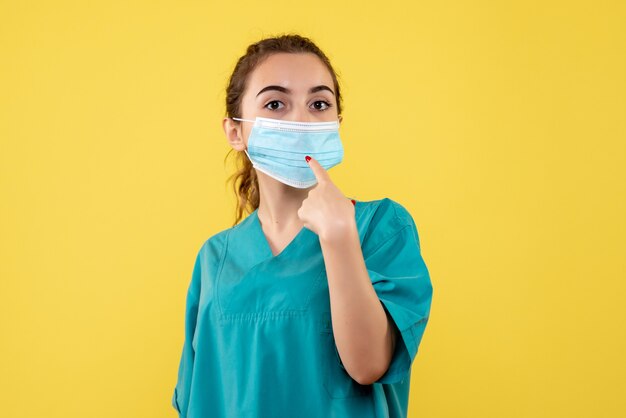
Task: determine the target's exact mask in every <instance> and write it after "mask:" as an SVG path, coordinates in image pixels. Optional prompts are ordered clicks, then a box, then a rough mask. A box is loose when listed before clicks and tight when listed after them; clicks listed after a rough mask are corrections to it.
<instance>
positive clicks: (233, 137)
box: [222, 117, 246, 151]
mask: <svg viewBox="0 0 626 418" xmlns="http://www.w3.org/2000/svg"><path fill="white" fill-rule="evenodd" d="M222 127H223V128H224V133H225V134H226V140H227V141H228V143H229V144H230V146H231V147H233V149H234V150H236V151H243V150H244V149H245V148H246V144H245V142H244V140H243V134H242V132H241V123H237V121H235V120H233V119H231V118H229V117H225V118H224V119H223V120H222Z"/></svg>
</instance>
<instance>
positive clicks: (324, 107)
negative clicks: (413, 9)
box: [312, 100, 332, 111]
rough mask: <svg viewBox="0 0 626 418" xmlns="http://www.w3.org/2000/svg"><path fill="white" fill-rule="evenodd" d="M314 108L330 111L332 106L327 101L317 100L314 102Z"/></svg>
mask: <svg viewBox="0 0 626 418" xmlns="http://www.w3.org/2000/svg"><path fill="white" fill-rule="evenodd" d="M312 106H313V108H315V110H319V111H324V110H328V108H330V107H331V106H332V105H331V104H330V103H328V102H327V101H326V100H316V101H314V102H313V104H312Z"/></svg>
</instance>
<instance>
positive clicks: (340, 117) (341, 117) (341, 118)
mask: <svg viewBox="0 0 626 418" xmlns="http://www.w3.org/2000/svg"><path fill="white" fill-rule="evenodd" d="M338 118H339V124H341V121H342V120H343V116H341V115H339V116H338Z"/></svg>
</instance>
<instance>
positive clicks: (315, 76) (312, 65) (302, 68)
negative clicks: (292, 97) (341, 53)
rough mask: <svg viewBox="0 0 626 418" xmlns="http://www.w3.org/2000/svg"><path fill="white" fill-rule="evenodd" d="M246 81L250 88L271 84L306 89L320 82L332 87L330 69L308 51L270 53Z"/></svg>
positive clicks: (256, 88)
mask: <svg viewBox="0 0 626 418" xmlns="http://www.w3.org/2000/svg"><path fill="white" fill-rule="evenodd" d="M248 82H249V86H250V89H251V90H258V89H261V88H263V87H265V86H267V85H271V84H274V85H280V86H283V87H287V88H291V89H293V90H299V89H301V90H307V89H308V88H309V87H311V86H317V85H320V84H325V85H327V86H329V87H331V88H333V79H332V76H331V74H330V71H329V70H328V68H326V65H324V63H323V62H322V60H321V59H320V58H319V57H318V56H317V55H315V54H313V53H309V52H307V53H283V52H280V53H275V54H272V55H270V56H269V57H267V58H265V59H264V60H263V61H262V62H261V63H260V64H258V65H257V67H256V68H255V69H254V70H253V71H252V73H250V76H249V80H248ZM254 94H256V92H254Z"/></svg>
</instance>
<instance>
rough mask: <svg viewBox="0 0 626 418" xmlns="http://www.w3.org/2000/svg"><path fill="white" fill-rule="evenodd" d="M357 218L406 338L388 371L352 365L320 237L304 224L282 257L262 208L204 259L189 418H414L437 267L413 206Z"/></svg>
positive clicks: (197, 287)
mask: <svg viewBox="0 0 626 418" xmlns="http://www.w3.org/2000/svg"><path fill="white" fill-rule="evenodd" d="M355 219H356V223H357V227H358V232H359V236H360V241H361V248H362V251H363V257H364V259H365V264H366V267H367V271H368V273H369V276H370V279H371V282H372V285H373V287H374V290H375V291H376V294H377V295H378V297H379V299H380V301H381V303H382V304H383V307H384V309H385V310H386V312H387V313H388V315H390V316H391V318H392V319H393V322H394V324H395V326H396V328H397V330H399V331H400V332H399V333H398V340H397V342H396V349H395V352H394V354H393V359H392V362H391V364H390V366H389V369H388V370H387V372H386V373H385V374H384V375H383V376H382V377H381V378H380V379H378V380H377V381H376V382H375V383H373V384H371V385H360V384H359V383H357V382H356V381H355V380H354V379H352V378H351V377H350V375H349V374H348V373H347V372H346V370H345V368H344V367H343V364H342V362H341V358H340V357H339V353H338V351H337V348H336V345H335V340H334V337H333V329H332V322H331V312H330V297H329V289H328V281H327V277H326V271H325V266H324V259H323V256H322V251H321V247H320V243H319V239H318V237H317V234H315V233H314V232H313V231H311V230H310V229H308V228H305V227H303V228H302V229H301V230H300V232H299V233H298V234H297V235H296V236H295V238H294V239H293V240H292V241H291V242H290V243H289V245H287V247H285V248H284V249H283V251H282V252H281V253H280V254H278V255H276V256H274V255H273V254H272V251H271V249H270V246H269V243H268V241H267V239H266V238H265V235H264V233H263V230H262V228H261V223H260V221H259V218H258V216H257V210H255V211H254V212H252V213H251V214H250V215H248V216H247V217H246V218H245V219H244V220H243V221H241V222H240V223H239V224H237V225H235V226H234V227H232V228H229V229H226V230H223V231H221V232H218V233H217V234H215V235H213V236H211V237H210V238H209V239H207V240H206V241H205V242H204V244H203V245H202V247H201V248H200V250H199V252H198V254H197V257H196V261H195V266H194V268H193V273H192V276H191V282H190V285H189V288H188V292H187V299H186V311H185V339H184V344H183V349H182V356H181V359H180V365H179V370H178V381H177V383H176V386H175V388H174V393H173V397H172V401H171V402H172V405H173V406H174V408H175V409H176V411H178V413H179V416H180V417H186V418H218V417H224V418H226V417H228V418H232V417H237V418H239V417H241V418H244V417H268V418H282V417H285V418H287V417H288V418H294V417H298V418H308V417H311V418H313V417H314V418H320V417H325V418H326V417H341V418H345V417H359V418H369V417H378V418H383V417H393V418H399V417H406V415H407V407H408V400H409V399H408V397H409V385H410V373H411V364H412V362H413V359H414V358H415V356H416V354H417V351H418V346H419V344H420V341H421V339H422V335H423V333H424V330H425V327H426V324H427V322H428V316H429V312H430V305H431V299H432V293H433V289H432V285H431V281H430V276H429V272H428V269H427V268H426V265H425V263H424V260H423V258H422V256H421V253H420V242H419V238H418V234H417V229H416V226H415V223H414V221H413V219H412V217H411V215H410V214H409V212H408V211H407V210H406V209H405V208H404V207H403V206H402V205H400V204H399V203H397V202H395V201H393V200H391V199H389V198H384V199H380V200H374V201H365V202H363V201H357V203H356V206H355Z"/></svg>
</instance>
